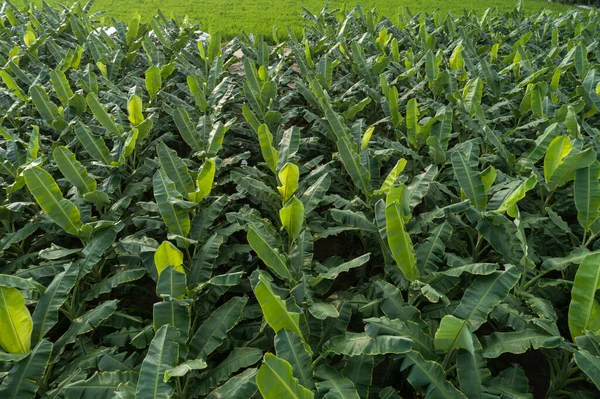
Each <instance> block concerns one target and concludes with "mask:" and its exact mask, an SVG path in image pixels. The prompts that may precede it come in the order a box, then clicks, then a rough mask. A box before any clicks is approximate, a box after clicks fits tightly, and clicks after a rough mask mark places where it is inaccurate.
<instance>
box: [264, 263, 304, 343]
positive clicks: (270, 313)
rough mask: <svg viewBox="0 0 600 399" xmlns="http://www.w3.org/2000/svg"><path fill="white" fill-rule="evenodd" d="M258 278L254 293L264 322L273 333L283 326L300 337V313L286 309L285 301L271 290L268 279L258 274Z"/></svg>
mask: <svg viewBox="0 0 600 399" xmlns="http://www.w3.org/2000/svg"><path fill="white" fill-rule="evenodd" d="M258 279H259V281H258V283H257V284H256V287H254V294H255V295H256V299H258V303H259V305H260V307H261V309H262V313H263V315H264V317H265V320H266V322H267V323H268V324H269V326H271V328H272V329H273V331H275V333H278V332H279V330H281V329H284V328H285V329H287V330H289V331H291V332H294V333H296V334H298V336H300V337H301V336H302V331H300V314H298V313H295V312H290V311H288V310H287V307H286V305H285V302H284V301H283V300H282V299H281V298H280V297H279V296H278V295H277V294H275V292H273V289H272V288H271V283H269V281H268V280H266V279H265V278H264V277H263V276H262V275H259V277H258Z"/></svg>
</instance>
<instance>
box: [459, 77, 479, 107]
mask: <svg viewBox="0 0 600 399" xmlns="http://www.w3.org/2000/svg"><path fill="white" fill-rule="evenodd" d="M482 95H483V81H482V80H481V78H475V79H471V80H469V81H468V82H467V84H466V85H465V88H464V89H463V92H462V98H463V101H464V102H465V107H466V108H467V111H468V112H469V114H470V115H471V116H473V115H475V113H476V112H477V108H478V107H479V106H480V105H481V97H482Z"/></svg>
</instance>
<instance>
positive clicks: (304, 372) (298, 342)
mask: <svg viewBox="0 0 600 399" xmlns="http://www.w3.org/2000/svg"><path fill="white" fill-rule="evenodd" d="M275 351H276V352H277V356H278V357H279V358H281V359H283V360H285V361H287V362H288V363H290V365H291V366H292V373H293V375H294V377H296V378H297V379H298V381H299V382H300V384H302V386H304V387H306V388H308V389H313V388H314V386H315V382H314V380H313V367H312V364H311V363H312V359H311V356H310V354H309V353H308V351H307V350H306V347H305V346H304V342H303V341H302V338H301V337H300V336H299V335H297V334H295V333H293V332H291V331H289V330H286V329H282V330H279V332H278V333H277V335H276V336H275Z"/></svg>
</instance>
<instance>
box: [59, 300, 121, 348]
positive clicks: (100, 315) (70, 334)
mask: <svg viewBox="0 0 600 399" xmlns="http://www.w3.org/2000/svg"><path fill="white" fill-rule="evenodd" d="M117 303H118V301H117V300H114V299H113V300H109V301H105V302H102V303H101V304H100V305H98V306H96V307H95V308H93V309H91V310H89V311H87V312H86V313H84V314H83V315H81V316H80V317H78V318H76V319H73V320H72V321H71V325H70V326H69V328H68V329H67V331H66V332H65V333H64V334H63V335H62V336H61V337H60V338H59V339H58V340H56V342H55V343H54V349H53V351H52V358H54V359H55V358H56V356H57V355H59V354H60V353H61V352H62V351H63V350H64V348H65V346H66V345H68V344H70V343H72V342H75V339H76V338H77V336H79V335H81V334H85V333H88V332H90V331H92V330H94V329H96V328H98V326H99V325H101V324H102V322H103V321H104V320H106V319H108V318H109V317H110V316H112V314H113V313H114V312H115V311H116V310H117Z"/></svg>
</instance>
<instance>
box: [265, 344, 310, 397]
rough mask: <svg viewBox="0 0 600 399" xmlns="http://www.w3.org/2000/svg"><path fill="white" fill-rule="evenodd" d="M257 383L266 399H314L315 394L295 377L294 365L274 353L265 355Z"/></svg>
mask: <svg viewBox="0 0 600 399" xmlns="http://www.w3.org/2000/svg"><path fill="white" fill-rule="evenodd" d="M256 384H257V385H258V389H259V391H260V393H261V394H262V396H263V397H264V398H265V399H283V398H285V399H312V398H314V396H315V395H314V394H313V393H312V392H311V391H309V390H308V389H306V388H305V387H303V386H302V385H300V383H299V382H298V380H297V379H296V378H294V376H293V374H292V366H291V365H290V364H289V363H288V362H286V361H285V360H283V359H280V358H278V357H277V356H275V355H273V354H272V353H267V354H266V355H265V358H264V363H263V364H262V366H260V369H259V370H258V374H257V375H256Z"/></svg>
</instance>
